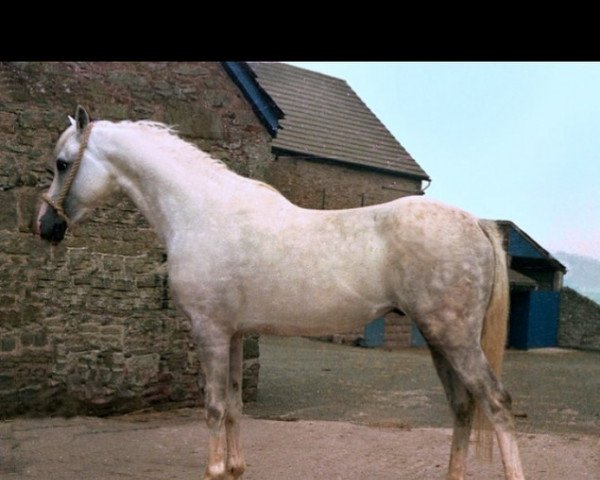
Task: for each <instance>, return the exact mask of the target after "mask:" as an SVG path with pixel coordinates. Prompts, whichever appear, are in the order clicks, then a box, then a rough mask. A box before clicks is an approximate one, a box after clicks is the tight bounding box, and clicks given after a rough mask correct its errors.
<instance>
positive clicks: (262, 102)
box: [221, 62, 285, 137]
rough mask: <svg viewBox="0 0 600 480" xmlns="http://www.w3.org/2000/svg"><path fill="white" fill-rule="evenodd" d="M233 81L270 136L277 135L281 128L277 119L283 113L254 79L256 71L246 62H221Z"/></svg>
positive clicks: (281, 116)
mask: <svg viewBox="0 0 600 480" xmlns="http://www.w3.org/2000/svg"><path fill="white" fill-rule="evenodd" d="M221 65H223V68H224V69H225V71H226V72H227V74H228V75H229V76H230V77H231V79H232V80H233V83H235V85H236V86H237V87H238V88H239V89H240V90H241V92H242V93H243V94H244V97H245V98H246V100H248V102H250V105H251V106H252V110H254V113H256V115H257V116H258V118H259V119H260V121H261V123H262V124H263V125H264V126H265V127H266V129H267V131H268V132H269V133H270V134H271V136H273V137H275V136H277V130H278V129H279V128H282V127H281V125H279V120H280V119H282V118H283V117H284V116H285V114H284V113H283V110H281V108H279V106H278V105H277V104H276V103H275V101H274V100H273V98H271V96H270V95H269V94H268V93H267V92H266V91H265V89H264V88H262V87H261V86H260V84H259V83H258V81H257V80H256V73H255V72H254V70H252V68H250V66H249V65H248V64H247V63H246V62H221Z"/></svg>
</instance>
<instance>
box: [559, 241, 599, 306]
mask: <svg viewBox="0 0 600 480" xmlns="http://www.w3.org/2000/svg"><path fill="white" fill-rule="evenodd" d="M554 256H555V257H556V258H557V259H558V260H559V261H560V262H561V263H563V264H564V265H565V266H566V267H567V269H568V272H567V274H566V275H565V282H564V283H565V285H566V286H568V287H571V288H573V289H574V290H577V291H578V292H579V293H581V294H583V295H585V296H586V297H589V298H591V299H592V300H594V301H595V302H597V303H600V261H598V260H596V259H595V258H592V257H586V256H584V255H576V254H573V253H566V252H556V253H555V254H554Z"/></svg>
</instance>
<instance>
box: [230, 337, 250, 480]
mask: <svg viewBox="0 0 600 480" xmlns="http://www.w3.org/2000/svg"><path fill="white" fill-rule="evenodd" d="M243 359H244V337H243V335H241V334H236V335H234V336H233V338H232V339H231V347H230V356H229V372H230V373H229V389H228V392H227V414H226V418H225V427H226V432H227V470H228V471H229V473H230V474H231V475H232V476H233V478H238V477H240V476H242V474H243V473H244V470H245V469H246V462H245V461H244V454H243V452H242V447H241V445H240V418H241V416H242V406H243V403H242V376H243V375H242V374H243V370H242V367H243Z"/></svg>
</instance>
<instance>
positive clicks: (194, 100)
mask: <svg viewBox="0 0 600 480" xmlns="http://www.w3.org/2000/svg"><path fill="white" fill-rule="evenodd" d="M78 103H79V104H82V105H84V106H86V107H87V108H88V109H89V111H90V114H91V115H92V117H93V118H101V119H110V120H121V119H132V120H137V119H153V120H158V121H164V122H167V123H169V124H175V125H177V126H178V129H179V131H180V132H181V134H182V136H183V137H184V138H186V139H188V140H190V141H192V142H194V143H196V144H197V145H199V146H200V147H201V148H203V149H204V150H206V151H208V152H210V153H212V154H213V155H214V156H215V157H217V158H220V159H222V160H223V161H225V162H226V163H227V164H229V165H230V167H231V168H233V169H234V170H236V171H238V172H239V173H242V174H244V175H248V176H252V177H255V178H259V179H262V178H263V176H264V170H265V164H266V160H267V159H270V158H271V154H270V140H271V137H270V136H269V134H268V133H267V132H266V130H265V129H264V128H263V126H262V125H261V124H260V123H259V121H258V120H257V118H256V116H255V115H254V113H253V112H252V110H251V108H250V106H249V105H248V104H247V103H246V101H245V100H244V99H243V97H242V95H241V94H240V92H239V91H238V89H237V88H236V87H235V85H234V84H233V83H232V82H231V81H230V79H229V77H228V76H227V74H226V73H225V72H224V71H223V69H222V67H221V66H220V64H218V63H178V64H169V63H18V64H14V63H10V64H8V63H0V265H1V267H0V416H2V417H6V416H11V415H15V414H20V413H25V412H62V413H109V412H115V411H125V410H130V409H133V408H140V407H146V406H148V405H153V404H162V403H164V402H171V403H173V404H178V405H191V404H198V403H199V402H201V398H202V397H201V386H199V384H198V377H199V361H198V357H197V354H196V351H195V346H194V343H193V341H192V340H191V338H190V326H189V324H188V322H187V321H186V320H184V319H183V318H182V317H181V316H179V315H178V314H177V313H176V312H175V311H174V309H173V306H172V304H171V302H170V299H169V295H168V288H167V278H166V274H165V269H164V268H163V267H164V265H163V263H164V250H163V247H162V246H161V245H160V243H159V241H158V239H157V237H156V236H155V235H154V233H153V232H152V231H151V230H150V228H149V226H148V224H147V223H146V221H145V220H144V219H143V218H142V216H141V215H140V214H139V213H138V212H137V210H136V209H135V207H134V206H133V204H132V203H131V202H129V201H128V200H127V199H125V198H124V197H118V198H115V199H113V200H112V201H111V202H110V204H109V205H107V206H106V207H105V208H102V209H100V210H99V211H98V212H97V213H96V214H95V215H94V216H93V219H92V220H91V221H90V222H89V223H87V224H85V225H82V226H80V227H78V228H76V230H75V233H74V234H73V233H70V234H68V236H67V239H66V241H65V242H64V243H63V244H61V245H60V246H57V247H50V246H49V245H48V244H46V243H45V242H42V241H41V240H39V239H38V238H36V237H35V236H34V235H33V234H32V221H33V217H34V213H35V211H36V208H37V206H38V198H39V195H40V193H41V192H42V191H44V190H45V189H46V188H47V187H48V185H49V183H50V176H49V175H48V174H47V173H46V171H45V169H46V162H47V161H48V160H49V159H51V152H52V149H53V146H54V144H55V142H56V140H57V139H58V136H59V134H60V132H61V131H62V130H63V129H64V128H66V126H67V125H68V120H67V114H71V115H73V113H74V111H75V106H76V105H77V104H78ZM248 342H249V343H248V348H247V352H248V356H249V357H252V358H248V359H247V360H246V370H245V372H246V373H245V375H246V382H245V395H246V398H251V397H252V396H253V395H255V393H256V383H257V378H258V359H257V357H258V346H257V343H256V340H254V341H253V340H249V341H248Z"/></svg>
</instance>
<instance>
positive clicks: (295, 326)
mask: <svg viewBox="0 0 600 480" xmlns="http://www.w3.org/2000/svg"><path fill="white" fill-rule="evenodd" d="M273 293H274V292H273ZM279 293H280V294H279V295H275V296H272V297H270V298H269V299H263V300H262V301H261V300H260V299H258V298H256V299H255V300H256V302H252V301H251V302H249V303H248V304H247V308H246V309H245V310H246V311H245V312H243V314H242V315H243V318H240V319H239V321H240V323H241V325H240V327H241V328H240V329H241V330H244V331H253V332H257V333H266V334H273V335H326V334H333V333H344V332H349V331H352V330H354V329H356V328H359V327H361V326H362V325H365V324H366V323H368V322H369V321H371V320H373V319H375V318H377V317H379V316H381V315H383V314H385V313H387V312H389V311H390V310H392V309H393V305H392V303H391V302H389V301H387V300H386V299H384V298H382V297H381V295H378V296H377V297H374V296H370V295H368V293H367V292H364V293H359V292H357V291H352V290H350V289H344V288H339V287H336V286H333V287H332V286H326V285H324V286H322V287H321V288H316V289H298V290H297V291H287V292H279ZM380 293H381V292H380Z"/></svg>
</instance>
